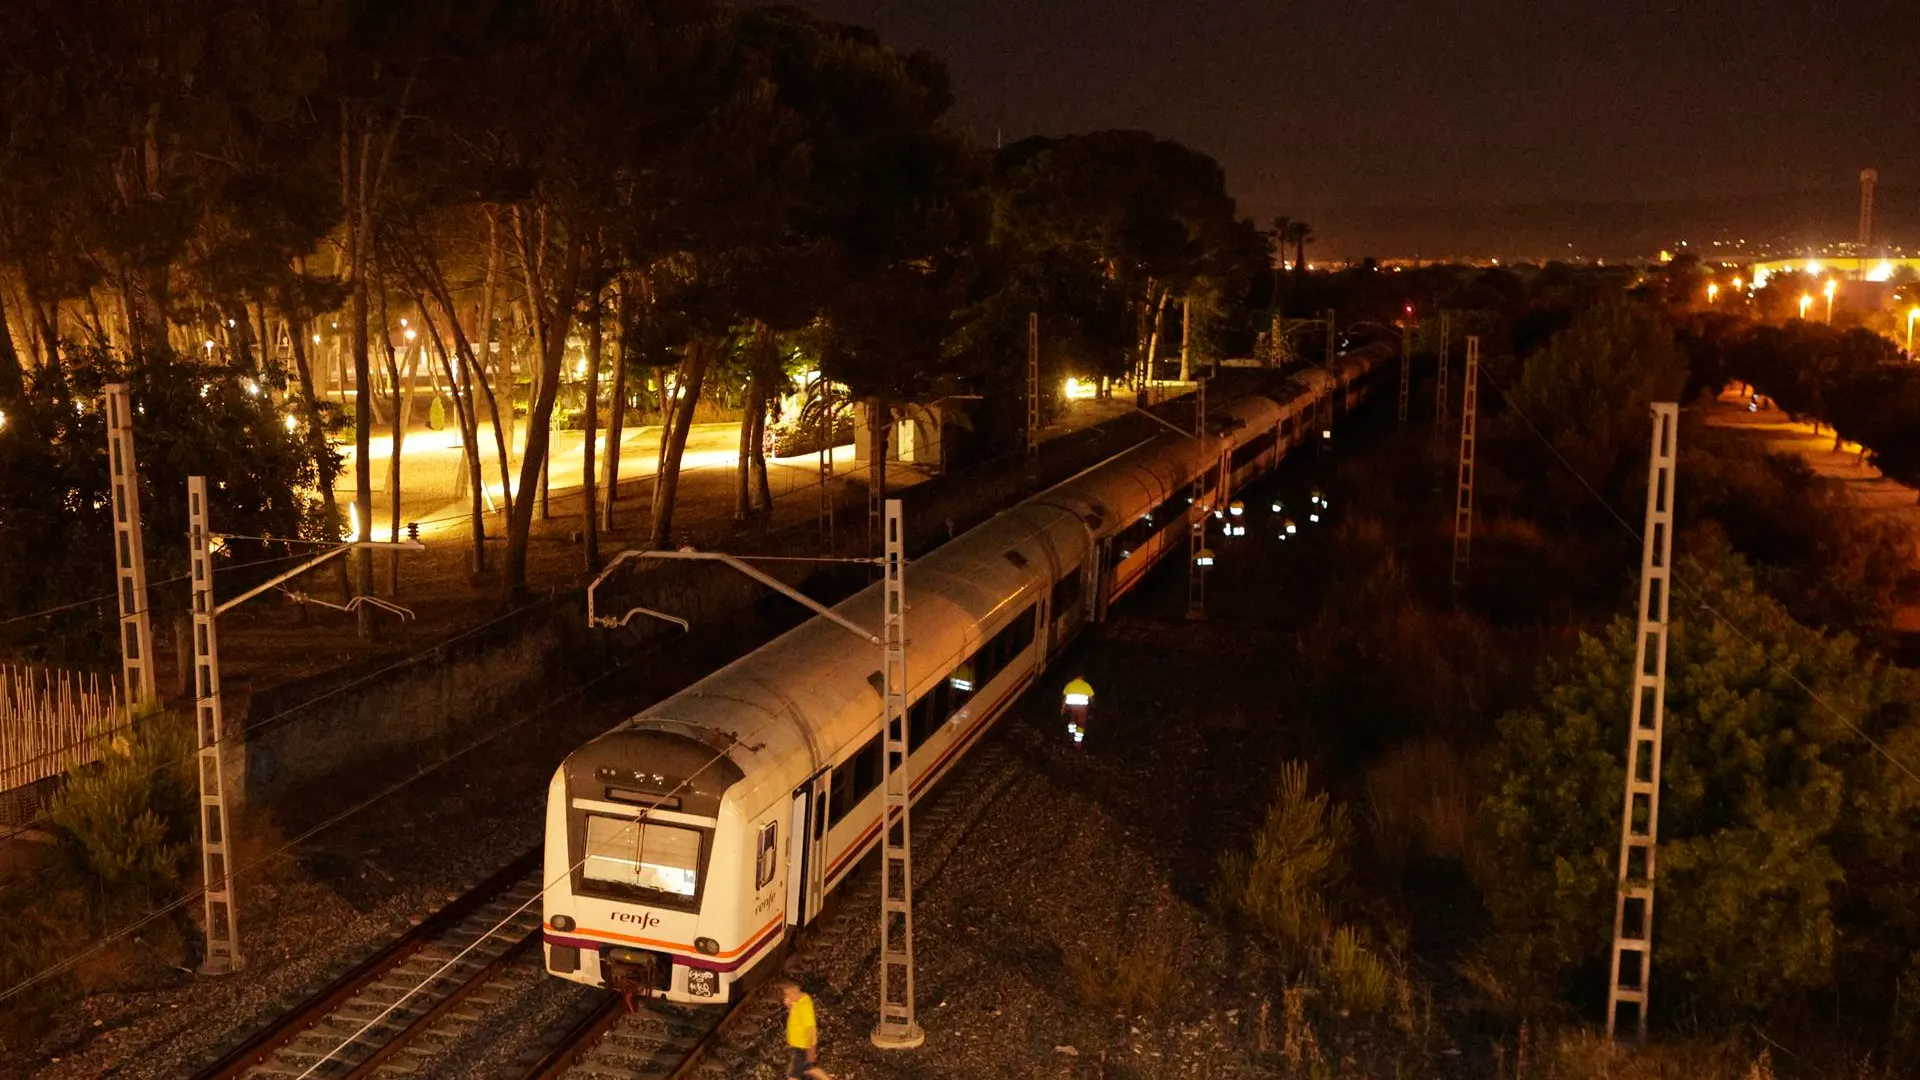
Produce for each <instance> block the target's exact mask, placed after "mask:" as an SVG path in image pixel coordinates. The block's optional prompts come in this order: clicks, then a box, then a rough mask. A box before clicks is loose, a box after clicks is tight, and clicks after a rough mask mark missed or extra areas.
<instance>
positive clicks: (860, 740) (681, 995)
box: [543, 349, 1385, 1004]
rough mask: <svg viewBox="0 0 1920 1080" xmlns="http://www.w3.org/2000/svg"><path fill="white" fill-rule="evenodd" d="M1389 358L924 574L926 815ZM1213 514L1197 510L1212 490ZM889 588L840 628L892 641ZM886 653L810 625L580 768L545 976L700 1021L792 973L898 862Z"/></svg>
mask: <svg viewBox="0 0 1920 1080" xmlns="http://www.w3.org/2000/svg"><path fill="white" fill-rule="evenodd" d="M1384 351H1385V350H1379V349H1376V350H1373V351H1367V352H1359V353H1349V354H1347V355H1346V356H1344V357H1341V358H1340V359H1338V360H1336V362H1335V363H1334V364H1333V365H1332V366H1330V367H1326V368H1316V369H1312V370H1309V371H1307V372H1305V373H1302V374H1299V375H1296V376H1294V377H1293V378H1291V379H1289V380H1287V381H1286V382H1285V383H1283V384H1282V385H1281V388H1280V389H1279V390H1276V391H1272V392H1269V393H1267V394H1265V395H1259V396H1253V397H1248V398H1245V399H1242V400H1239V401H1236V402H1234V403H1232V404H1229V405H1226V406H1224V407H1223V408H1221V409H1218V410H1216V411H1215V412H1214V413H1213V417H1212V421H1211V424H1212V426H1213V427H1214V429H1215V430H1216V431H1219V430H1221V429H1225V434H1223V435H1221V436H1219V437H1216V438H1210V439H1209V440H1207V444H1206V446H1205V448H1204V450H1203V448H1202V446H1201V444H1200V443H1199V442H1198V441H1196V440H1194V439H1192V438H1189V437H1185V436H1182V435H1179V434H1175V433H1172V432H1168V433H1166V434H1163V435H1160V436H1158V437H1155V438H1153V439H1150V440H1148V441H1146V442H1144V443H1142V444H1140V445H1138V446H1136V447H1134V448H1133V449H1131V450H1129V451H1127V452H1125V453H1122V454H1120V455H1118V456H1116V457H1114V458H1112V459H1110V460H1109V461H1107V462H1105V463H1103V464H1101V465H1098V466H1095V467H1093V468H1091V469H1089V470H1087V471H1085V472H1083V473H1080V474H1079V475H1077V476H1074V477H1073V478H1071V479H1069V480H1067V481H1065V482H1063V483H1061V484H1058V485H1056V486H1054V487H1052V488H1050V489H1048V490H1047V491H1045V492H1043V493H1041V494H1039V495H1037V496H1034V497H1033V498H1030V499H1028V500H1026V501H1025V502H1022V503H1019V504H1017V505H1015V506H1013V507H1011V508H1009V509H1006V510H1003V511H1001V512H1000V513H999V514H997V515H995V516H994V517H993V518H991V519H989V520H988V521H986V522H985V523H983V524H981V525H980V526H978V527H976V528H974V529H971V530H969V531H968V532H966V533H964V534H962V535H961V536H959V537H958V538H956V539H954V540H951V541H948V542H947V543H946V544H944V545H942V546H941V547H939V548H937V549H936V550H934V551H932V552H931V553H929V554H928V555H926V556H925V557H923V558H920V559H918V560H915V561H914V562H913V563H912V565H911V566H910V567H909V568H908V570H907V578H906V596H907V604H908V611H907V616H906V629H907V637H908V640H909V641H910V642H911V646H910V650H909V653H908V664H909V669H908V672H907V679H908V686H909V691H908V701H909V702H910V705H911V707H910V708H909V710H908V713H907V717H906V724H907V728H908V739H907V741H908V747H909V768H910V770H911V774H910V775H911V776H912V778H913V784H912V796H913V798H915V799H918V798H919V797H920V796H921V795H922V794H923V793H925V792H926V791H927V790H928V789H929V788H931V787H932V786H933V785H934V784H936V783H938V782H939V780H940V778H941V777H942V776H944V775H945V774H946V773H947V771H948V770H949V769H951V768H952V767H953V765H954V763H955V762H957V761H959V760H960V757H961V755H963V754H965V753H966V752H967V750H968V749H969V748H970V747H972V746H973V745H974V744H975V743H976V742H978V741H979V739H980V737H981V736H982V734H984V733H985V732H986V730H987V729H988V728H989V727H990V726H991V725H992V724H993V722H994V721H995V720H996V719H998V718H999V716H1000V715H1001V714H1002V713H1004V712H1005V711H1006V710H1007V708H1008V706H1009V705H1010V704H1011V703H1012V702H1013V701H1014V699H1016V698H1018V697H1019V696H1020V694H1021V692H1022V691H1024V690H1025V689H1026V688H1027V687H1028V686H1029V685H1030V684H1032V683H1033V681H1034V679H1035V678H1036V677H1037V676H1038V675H1039V673H1040V672H1041V671H1042V670H1043V669H1044V668H1045V667H1046V666H1047V664H1048V662H1049V661H1050V660H1051V659H1052V658H1053V657H1054V656H1056V655H1057V654H1058V653H1059V652H1060V650H1061V649H1062V648H1063V647H1064V646H1065V645H1066V644H1067V642H1068V641H1070V640H1071V639H1072V638H1073V636H1074V634H1075V633H1076V632H1078V631H1079V630H1080V628H1081V627H1082V626H1083V625H1085V624H1086V623H1087V622H1089V621H1098V620H1100V619H1101V618H1103V617H1104V616H1105V614H1106V610H1107V607H1108V605H1110V604H1112V603H1113V602H1114V601H1115V600H1117V599H1119V598H1120V597H1121V596H1123V595H1125V594H1126V592H1127V591H1128V590H1129V589H1131V588H1133V587H1134V585H1136V584H1137V583H1138V582H1139V581H1140V579H1141V577H1142V576H1143V575H1144V574H1145V573H1146V572H1147V570H1148V569H1149V568H1150V567H1151V566H1152V565H1153V564H1154V563H1155V562H1156V561H1157V560H1158V559H1159V558H1160V557H1161V556H1162V555H1164V554H1165V553H1166V552H1168V551H1170V550H1180V551H1184V550H1185V546H1186V543H1187V535H1186V534H1187V532H1188V526H1189V524H1190V522H1191V520H1192V518H1191V517H1190V516H1189V515H1195V514H1206V513H1209V512H1210V507H1211V506H1213V505H1218V504H1219V501H1220V500H1223V499H1224V498H1225V497H1226V496H1228V495H1229V494H1230V493H1231V492H1232V491H1234V490H1237V489H1238V488H1239V487H1240V486H1242V485H1244V484H1247V483H1249V482H1251V481H1252V480H1254V479H1256V478H1257V477H1259V476H1260V475H1261V474H1263V473H1265V472H1266V471H1267V470H1269V469H1271V468H1272V467H1273V466H1274V464H1275V463H1276V462H1278V461H1279V460H1280V458H1281V457H1282V456H1283V455H1284V454H1285V453H1286V452H1287V451H1288V450H1289V449H1291V448H1292V447H1294V446H1296V445H1299V444H1300V443H1303V442H1307V441H1310V440H1319V439H1321V438H1324V437H1327V436H1326V432H1327V431H1328V430H1329V429H1330V428H1331V426H1332V424H1333V422H1334V420H1335V419H1337V418H1338V417H1339V416H1340V415H1341V414H1343V413H1344V412H1345V411H1346V410H1347V409H1348V408H1350V407H1352V406H1353V405H1354V404H1356V403H1357V402H1358V401H1359V400H1360V399H1361V398H1362V397H1363V396H1364V395H1365V394H1366V392H1367V389H1368V385H1369V383H1370V381H1371V380H1370V378H1369V376H1370V375H1371V374H1372V373H1373V372H1374V370H1375V369H1376V368H1378V367H1380V366H1383V356H1382V355H1381V354H1382V353H1383V352H1384ZM1196 479H1200V480H1201V483H1202V488H1203V490H1205V491H1206V492H1207V493H1208V495H1207V497H1206V498H1203V499H1201V500H1199V502H1200V505H1190V503H1191V501H1192V500H1191V494H1192V491H1193V488H1194V481H1195V480H1196ZM880 597H881V586H880V585H879V584H878V583H876V584H874V585H873V586H871V587H870V588H868V589H866V590H864V591H862V592H860V593H858V594H857V595H855V596H853V597H852V598H850V599H848V600H846V601H845V602H843V603H841V604H840V605H838V606H837V607H836V608H835V610H836V611H837V612H838V613H839V614H840V615H842V616H844V617H845V618H846V619H848V620H850V621H851V622H853V623H854V624H856V625H859V626H869V627H874V628H876V630H877V628H878V627H879V625H880V621H881V620H880ZM879 653H880V650H879V649H878V648H877V647H874V646H872V645H870V644H868V643H866V642H863V641H861V640H860V639H858V638H856V637H854V636H853V635H852V634H851V633H850V632H849V631H848V630H847V629H845V628H844V627H841V626H837V625H835V624H834V623H833V622H831V621H829V620H827V619H824V618H814V619H812V620H810V621H808V622H806V623H804V624H802V625H801V626H799V627H797V628H795V629H793V630H791V631H789V632H788V633H786V634H784V635H782V636H781V637H779V638H777V639H775V640H774V641H772V642H770V643H769V644H767V645H766V646H764V647H762V648H760V649H758V650H756V651H754V652H752V653H749V654H748V655H746V656H744V657H741V658H740V659H739V660H736V661H734V662H733V663H732V664H729V665H728V666H726V667H725V668H722V669H721V670H719V671H717V672H715V673H714V674H712V675H710V676H708V677H707V678H705V679H702V680H701V681H700V682H698V683H696V684H694V685H693V686H692V687H690V688H688V689H687V690H684V691H682V692H681V693H678V694H675V695H674V696H673V697H670V698H668V699H666V700H664V701H662V702H660V703H659V704H657V705H654V706H653V707H651V708H649V709H646V710H645V711H644V712H642V713H640V714H639V715H638V716H635V717H633V718H632V719H630V720H627V721H625V722H623V723H621V724H620V725H619V726H617V727H615V728H613V729H612V730H610V731H608V732H607V733H605V734H603V735H601V736H599V737H598V738H595V739H594V740H593V741H591V742H589V743H587V744H586V745H585V746H582V747H581V748H580V749H578V750H576V751H574V753H573V754H572V755H571V756H569V757H568V758H567V760H566V761H565V762H564V763H563V764H562V765H561V766H560V768H559V769H558V770H557V771H556V772H555V773H554V776H553V780H552V783H551V784H550V785H549V788H548V794H547V820H546V855H545V863H546V867H545V881H546V883H547V888H546V893H545V899H544V906H545V910H544V916H545V920H544V921H545V929H544V934H543V936H544V944H545V949H546V963H547V970H548V971H549V972H551V973H552V974H554V975H557V976H559V977H561V978H565V979H571V980H573V981H575V982H582V983H586V984H588V985H590V986H606V987H611V988H613V989H617V990H622V991H626V992H634V993H639V994H644V995H648V996H660V997H665V998H668V999H671V1000H674V1001H680V1002H689V1003H693V1004H715V1003H720V1002H724V1001H726V1000H727V999H728V997H729V996H730V994H731V993H732V987H733V984H734V983H735V982H736V981H738V980H739V979H741V978H743V977H744V976H745V975H747V973H748V972H749V971H751V970H752V969H753V968H754V967H755V965H757V964H759V963H761V962H762V961H764V960H765V959H766V958H768V957H769V956H771V955H774V954H775V953H777V952H779V951H780V950H779V946H780V945H781V944H782V942H783V941H784V940H785V939H786V937H787V935H788V934H789V933H790V932H791V931H792V930H793V929H794V928H797V927H801V926H805V925H806V924H807V923H809V922H810V921H812V920H813V919H814V918H815V917H816V916H817V915H818V913H819V912H820V909H821V905H822V903H823V902H824V901H825V899H826V897H827V896H828V894H829V893H831V892H832V891H833V889H834V888H835V887H836V886H838V885H839V884H840V883H841V882H842V881H843V880H845V879H846V877H847V875H848V874H849V873H850V872H851V870H852V869H853V867H854V866H855V865H856V864H857V863H859V862H860V857H861V856H862V855H863V854H865V853H866V852H868V851H870V850H872V849H873V848H874V846H875V843H876V841H877V840H878V839H879V831H880V814H881V804H882V798H881V792H880V781H881V758H880V754H881V746H880V716H881V712H882V710H883V708H884V703H883V701H882V697H881V682H880V672H879V668H880V655H879Z"/></svg>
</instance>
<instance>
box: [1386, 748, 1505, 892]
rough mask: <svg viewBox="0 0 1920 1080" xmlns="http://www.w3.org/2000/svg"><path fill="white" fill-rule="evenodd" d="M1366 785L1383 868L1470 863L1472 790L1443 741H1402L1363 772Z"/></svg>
mask: <svg viewBox="0 0 1920 1080" xmlns="http://www.w3.org/2000/svg"><path fill="white" fill-rule="evenodd" d="M1366 786H1367V804H1368V808H1369V811H1370V814H1369V820H1370V824H1371V825H1372V832H1373V839H1374V845H1375V849H1376V850H1377V851H1378V852H1379V854H1380V857H1381V858H1382V859H1383V860H1384V861H1385V862H1386V863H1387V864H1388V865H1389V866H1402V865H1405V864H1406V863H1407V862H1408V861H1409V860H1411V859H1414V858H1418V857H1421V856H1435V857H1439V858H1446V859H1459V860H1461V861H1462V862H1469V863H1470V862H1471V860H1472V859H1473V857H1474V847H1473V832H1474V815H1475V811H1476V807H1477V806H1478V805H1479V794H1478V788H1477V785H1476V784H1475V782H1474V776H1473V772H1472V768H1471V767H1470V766H1469V764H1468V763H1467V761H1466V759H1465V758H1464V757H1463V756H1462V755H1461V754H1460V752H1459V751H1458V750H1455V749H1454V748H1453V746H1452V745H1451V744H1450V743H1448V742H1447V741H1446V740H1445V739H1442V738H1440V737H1438V736H1435V735H1427V736H1423V737H1421V738H1419V739H1416V740H1414V741H1412V742H1409V743H1403V744H1402V745H1400V746H1399V747H1397V748H1395V749H1394V750H1393V751H1392V752H1391V753H1389V754H1388V755H1387V756H1386V757H1384V758H1382V759H1381V760H1380V762H1379V763H1378V764H1376V765H1374V766H1373V768H1371V769H1369V770H1368V771H1367V779H1366Z"/></svg>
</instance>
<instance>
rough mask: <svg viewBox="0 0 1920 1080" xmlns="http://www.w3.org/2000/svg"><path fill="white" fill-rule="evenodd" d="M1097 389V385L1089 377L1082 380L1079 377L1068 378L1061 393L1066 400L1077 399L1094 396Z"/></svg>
mask: <svg viewBox="0 0 1920 1080" xmlns="http://www.w3.org/2000/svg"><path fill="white" fill-rule="evenodd" d="M1098 391H1099V385H1098V384H1096V383H1095V382H1094V381H1093V380H1091V379H1089V380H1086V381H1082V380H1080V379H1075V378H1069V379H1068V380H1067V384H1066V386H1065V387H1064V388H1063V389H1062V390H1061V393H1062V394H1063V395H1064V396H1065V397H1066V399H1067V400H1068V401H1079V400H1081V399H1082V398H1090V397H1092V396H1094V394H1095V393H1097V392H1098Z"/></svg>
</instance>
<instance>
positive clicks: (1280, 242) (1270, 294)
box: [1267, 215, 1293, 311]
mask: <svg viewBox="0 0 1920 1080" xmlns="http://www.w3.org/2000/svg"><path fill="white" fill-rule="evenodd" d="M1292 235H1293V219H1292V218H1290V217H1287V216H1285V215H1282V216H1280V217H1277V218H1274V219H1273V227H1272V228H1271V229H1268V230H1267V239H1269V240H1271V241H1273V247H1274V261H1273V284H1272V285H1271V286H1269V287H1268V291H1267V307H1269V308H1272V309H1274V310H1276V311H1277V310H1279V307H1280V268H1281V267H1283V266H1285V265H1286V262H1287V238H1288V237H1290V236H1292Z"/></svg>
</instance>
